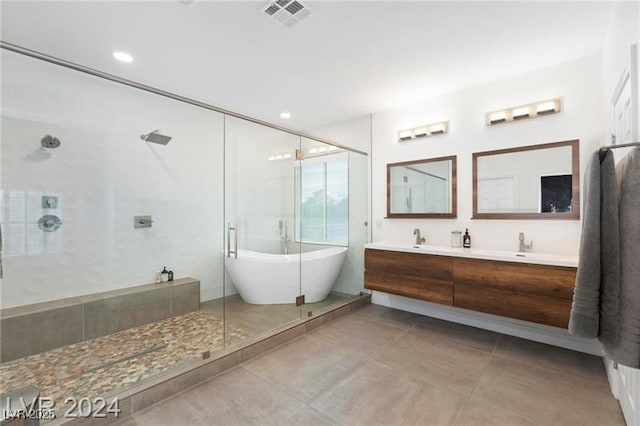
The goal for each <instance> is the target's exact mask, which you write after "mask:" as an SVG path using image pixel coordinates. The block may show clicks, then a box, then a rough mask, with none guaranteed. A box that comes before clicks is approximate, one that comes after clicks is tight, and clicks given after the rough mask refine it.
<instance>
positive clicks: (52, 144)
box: [40, 135, 62, 148]
mask: <svg viewBox="0 0 640 426" xmlns="http://www.w3.org/2000/svg"><path fill="white" fill-rule="evenodd" d="M61 144H62V142H60V139H58V138H56V137H55V136H51V135H44V137H43V138H42V139H40V145H42V146H43V147H44V148H57V147H59V146H60V145H61Z"/></svg>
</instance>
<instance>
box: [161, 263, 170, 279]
mask: <svg viewBox="0 0 640 426" xmlns="http://www.w3.org/2000/svg"><path fill="white" fill-rule="evenodd" d="M160 275H161V276H162V282H163V283H166V282H167V281H169V271H167V267H166V266H165V267H164V268H163V269H162V272H161V273H160Z"/></svg>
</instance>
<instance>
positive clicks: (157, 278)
mask: <svg viewBox="0 0 640 426" xmlns="http://www.w3.org/2000/svg"><path fill="white" fill-rule="evenodd" d="M160 282H162V272H160V271H156V283H160Z"/></svg>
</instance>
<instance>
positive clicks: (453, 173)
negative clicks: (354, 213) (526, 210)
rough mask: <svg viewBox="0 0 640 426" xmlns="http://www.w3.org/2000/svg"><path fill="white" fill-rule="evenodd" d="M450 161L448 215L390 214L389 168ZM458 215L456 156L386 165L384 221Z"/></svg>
mask: <svg viewBox="0 0 640 426" xmlns="http://www.w3.org/2000/svg"><path fill="white" fill-rule="evenodd" d="M447 160H450V161H451V212H450V213H391V168H392V167H397V166H410V165H412V164H423V163H435V162H438V161H447ZM457 215H458V166H457V156H455V155H450V156H448V157H438V158H425V159H422V160H412V161H403V162H401V163H389V164H387V216H386V217H385V219H415V218H423V219H455V218H456V217H457Z"/></svg>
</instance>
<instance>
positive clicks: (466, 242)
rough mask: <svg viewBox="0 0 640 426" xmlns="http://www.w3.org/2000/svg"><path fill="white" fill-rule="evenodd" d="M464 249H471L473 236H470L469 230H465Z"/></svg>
mask: <svg viewBox="0 0 640 426" xmlns="http://www.w3.org/2000/svg"><path fill="white" fill-rule="evenodd" d="M462 247H464V248H471V235H469V228H467V229H465V231H464V237H462Z"/></svg>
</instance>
